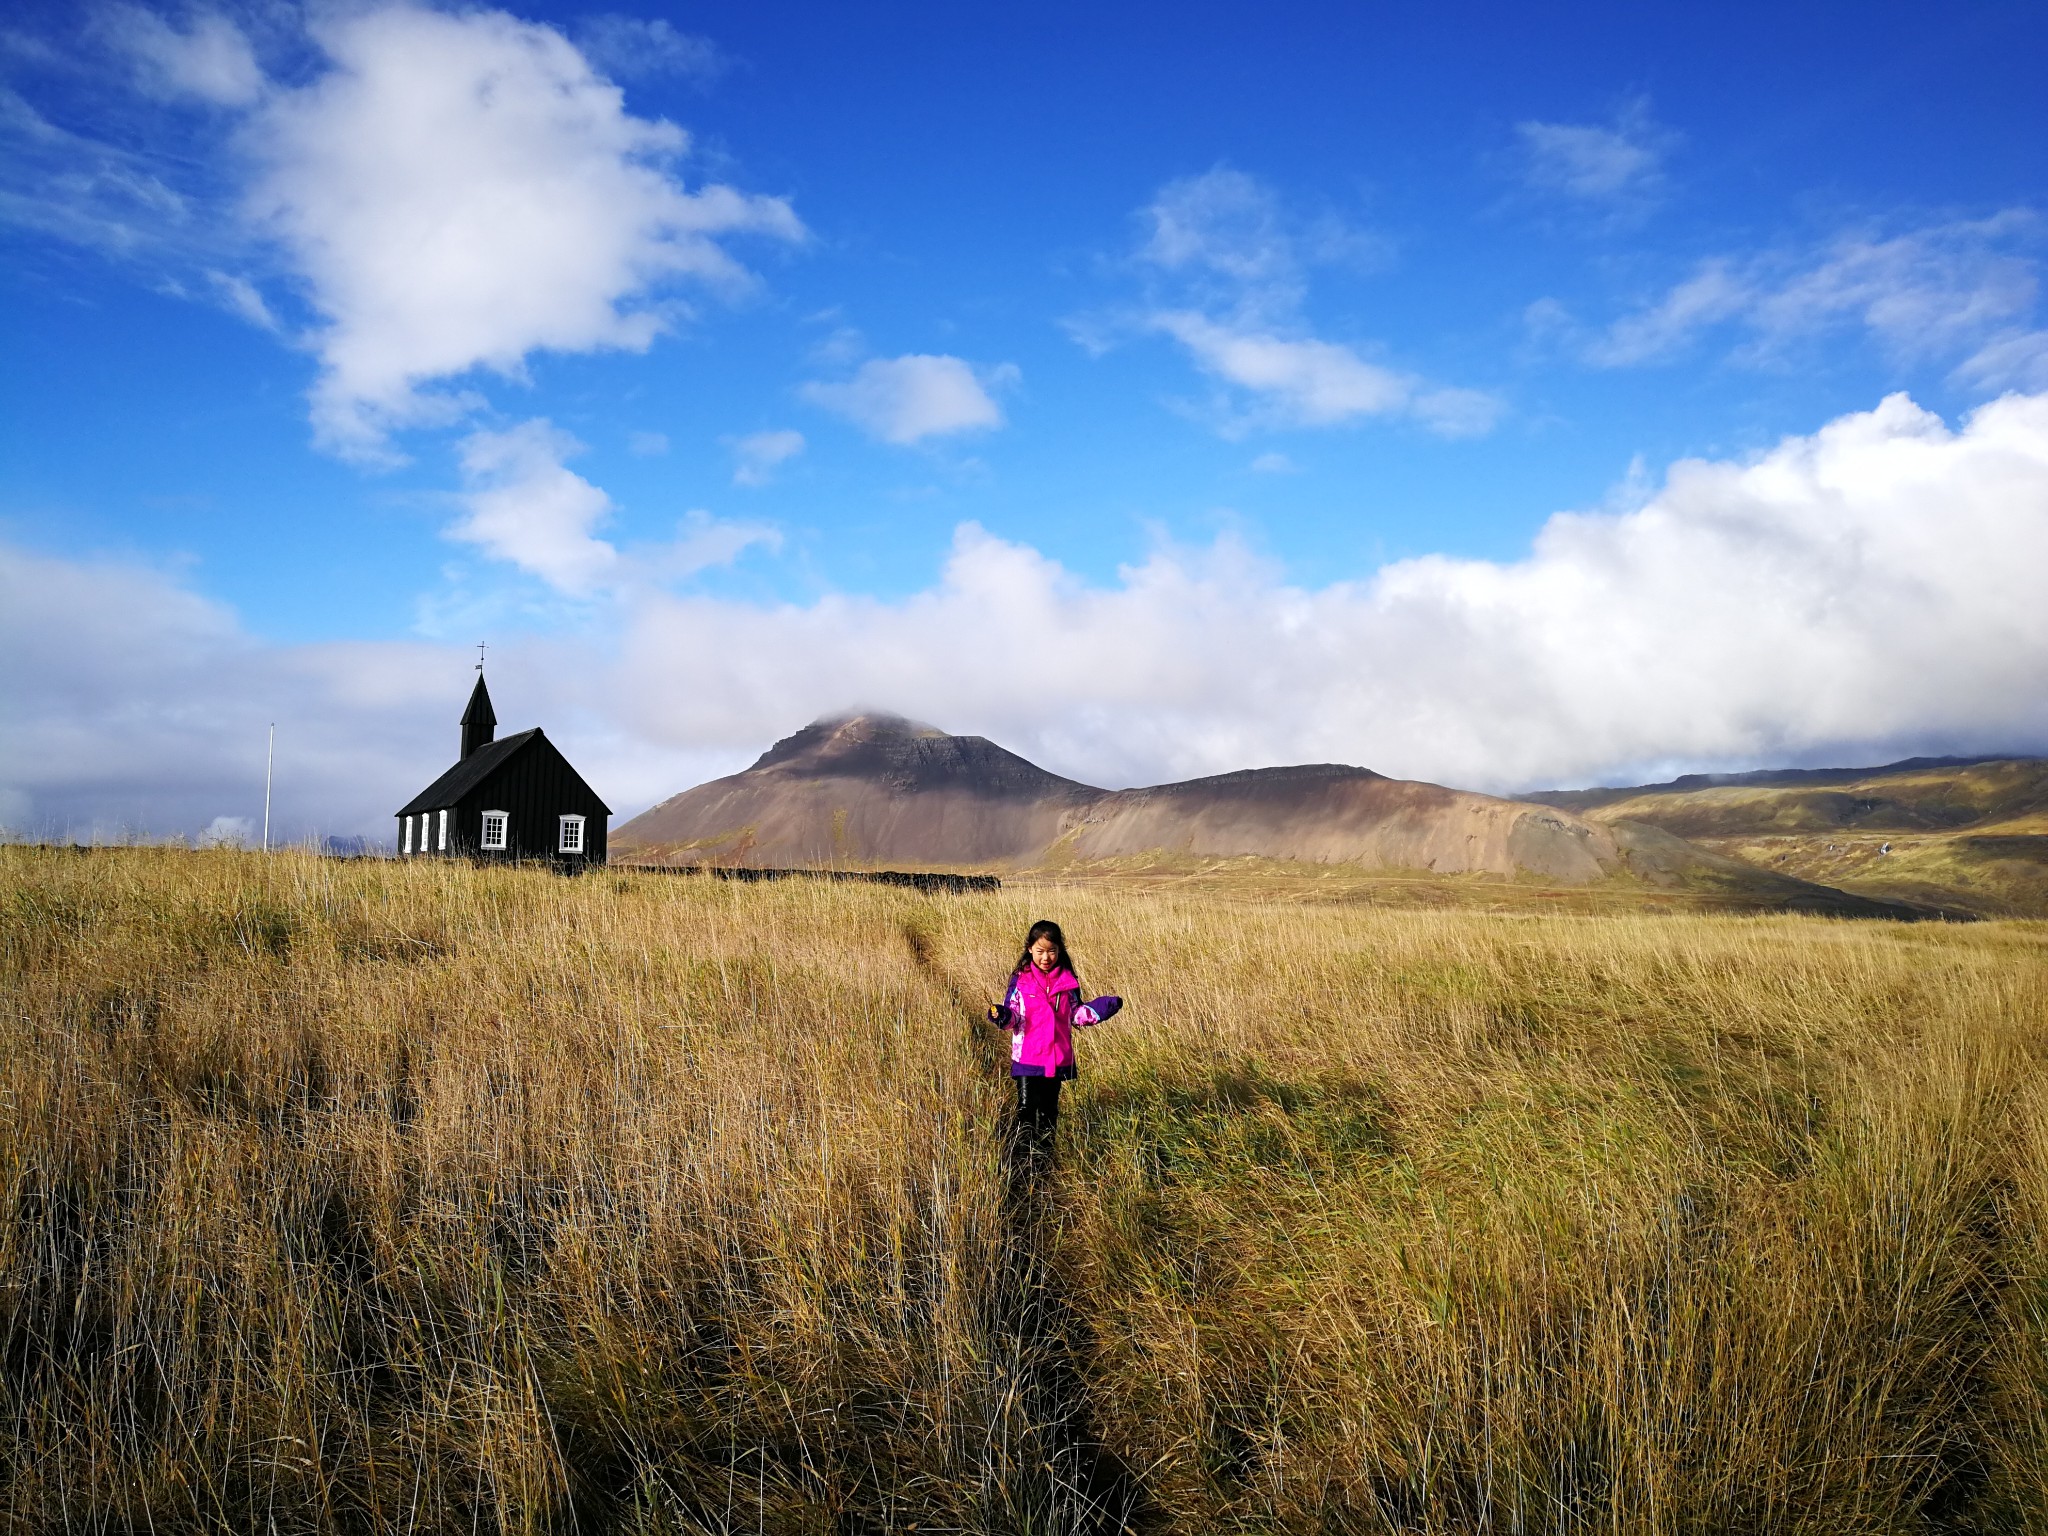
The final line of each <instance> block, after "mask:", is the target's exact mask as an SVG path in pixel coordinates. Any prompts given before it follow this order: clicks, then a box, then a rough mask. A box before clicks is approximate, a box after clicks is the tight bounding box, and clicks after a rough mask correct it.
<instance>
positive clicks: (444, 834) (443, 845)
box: [437, 811, 448, 853]
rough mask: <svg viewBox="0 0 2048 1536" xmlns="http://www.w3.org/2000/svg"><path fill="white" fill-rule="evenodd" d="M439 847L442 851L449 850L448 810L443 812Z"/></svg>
mask: <svg viewBox="0 0 2048 1536" xmlns="http://www.w3.org/2000/svg"><path fill="white" fill-rule="evenodd" d="M437 847H438V850H439V851H440V852H442V853H446V852H447V851H448V813H447V812H446V811H443V812H442V813H441V835H440V839H439V842H438V844H437Z"/></svg>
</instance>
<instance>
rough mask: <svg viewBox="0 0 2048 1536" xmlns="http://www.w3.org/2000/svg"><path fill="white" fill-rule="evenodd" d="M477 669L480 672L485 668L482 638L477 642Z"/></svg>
mask: <svg viewBox="0 0 2048 1536" xmlns="http://www.w3.org/2000/svg"><path fill="white" fill-rule="evenodd" d="M476 669H477V671H479V672H481V671H483V669H484V642H483V641H481V640H479V641H477V643H476Z"/></svg>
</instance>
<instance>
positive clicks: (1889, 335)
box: [1532, 210, 2041, 374]
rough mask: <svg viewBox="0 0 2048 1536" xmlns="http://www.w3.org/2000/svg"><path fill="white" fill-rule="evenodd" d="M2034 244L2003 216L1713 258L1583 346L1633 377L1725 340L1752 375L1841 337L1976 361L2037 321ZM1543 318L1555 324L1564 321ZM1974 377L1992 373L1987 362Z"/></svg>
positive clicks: (1902, 353) (1922, 355)
mask: <svg viewBox="0 0 2048 1536" xmlns="http://www.w3.org/2000/svg"><path fill="white" fill-rule="evenodd" d="M2040 233H2041V225H2040V221H2039V220H2038V219H2037V218H2036V217H2035V216H2034V215H2032V214H2030V213H2026V212H2023V211H2019V210H2010V211H2007V212H2005V213H2001V214H1997V215H1994V216H1992V217H1990V218H1986V219H1977V220H1964V221H1958V222H1952V223H1947V224H1938V225H1930V226H1927V227H1925V228H1922V229H1916V230H1908V231H1906V232H1905V233H1903V234H1897V235H1890V236H1882V235H1878V234H1874V233H1871V232H1869V231H1852V232H1849V233H1846V234H1842V235H1838V236H1836V237H1835V238H1834V239H1832V240H1830V241H1828V242H1827V243H1826V244H1824V245H1822V246H1820V247H1818V248H1815V249H1811V250H1805V251H1774V252H1768V253H1764V254H1761V255H1756V256H1750V257H1742V258H1738V257H1726V256H1723V257H1714V258H1711V259H1709V260H1707V261H1703V262H1701V263H1700V264H1699V266H1698V267H1697V268H1695V270H1694V271H1693V272H1692V274H1691V275H1690V276H1688V277H1686V278H1684V279H1683V280H1681V281H1680V282H1678V283H1677V284H1675V285H1674V286H1673V287H1672V288H1671V289H1670V290H1669V291H1668V292H1666V293H1665V294H1663V295H1662V296H1660V297H1659V298H1656V299H1654V300H1652V301H1651V302H1649V303H1647V304H1645V305H1643V306H1642V307H1640V308H1638V309H1637V310H1635V311H1634V312H1633V313H1630V314H1627V315H1623V316H1622V317H1620V318H1619V319H1617V320H1615V321H1614V322H1612V323H1611V324H1610V325H1608V326H1607V327H1606V328H1605V329H1604V330H1602V331H1600V332H1597V333H1595V334H1593V335H1591V336H1589V337H1585V338H1583V345H1584V352H1585V355H1586V358H1587V360H1588V361H1590V362H1592V363H1594V364H1596V365H1598V366H1601V367H1630V366H1634V365H1638V364H1643V363H1652V362H1658V361H1662V360H1664V359H1667V358H1670V357H1672V356H1674V355H1675V354H1677V353H1678V352H1680V351H1682V350H1683V349H1684V348H1686V347H1687V346H1689V345H1691V344H1692V343H1694V342H1695V341H1697V340H1698V339H1699V338H1700V337H1701V336H1703V335H1705V334H1706V333H1708V332H1710V331H1713V330H1715V329H1716V328H1728V329H1731V330H1733V331H1735V332H1736V333H1738V334H1739V335H1741V336H1742V337H1743V338H1744V339H1743V340H1742V341H1741V342H1740V343H1739V344H1738V346H1737V347H1736V349H1735V351H1734V356H1735V357H1736V359H1737V360H1738V361H1746V362H1752V363H1754V362H1764V361H1769V360H1772V359H1774V358H1776V357H1778V356H1780V355H1781V354H1783V353H1784V352H1785V351H1786V350H1787V349H1788V348H1790V347H1791V346H1793V345H1794V344H1796V343H1798V342H1801V341H1805V340H1808V339H1811V338H1814V337H1817V336H1821V335H1824V334H1826V333H1828V332H1830V331H1837V330H1844V329H1849V330H1860V331H1862V332H1864V333H1865V334H1867V335H1869V336H1871V337H1872V338H1874V339H1875V340H1876V341H1877V342H1878V343H1879V344H1880V345H1882V346H1883V347H1885V348H1886V349H1887V350H1888V351H1889V352H1891V353H1892V354H1894V355H1895V356H1898V357H1902V358H1906V359H1915V360H1917V359H1930V358H1940V357H1944V356H1949V357H1953V356H1956V355H1958V354H1974V353H1977V352H1978V350H1979V349H1980V348H1990V347H1995V346H1996V345H1997V344H1998V343H1999V342H2000V340H2001V339H2003V338H2010V337H2011V336H2012V335H2013V334H2014V330H2015V324H2016V322H2021V321H2023V320H2024V319H2025V318H2026V317H2027V316H2029V315H2030V314H2032V313H2033V311H2034V306H2035V300H2036V297H2037V293H2038V289H2039V279H2038V262H2037V260H2036V258H2035V257H2034V255H2033V254H2032V250H2031V247H2033V246H2034V245H2036V244H2038V241H2039V238H2040ZM1538 303H1539V305H1542V304H1543V303H1544V301H1538ZM1535 308H1536V307H1535V306H1532V310H1534V309H1535ZM1542 314H1543V315H1545V316H1546V317H1547V318H1548V319H1549V320H1550V321H1552V322H1555V320H1556V319H1557V317H1558V315H1559V314H1561V310H1552V309H1547V308H1546V309H1543V310H1542ZM1551 328H1552V329H1553V330H1556V329H1558V327H1556V325H1555V324H1554V323H1553V324H1552V327H1551ZM1972 361H1974V358H1973V359H1972ZM1964 366H1965V368H1966V369H1967V368H1968V367H1969V364H1968V363H1966V364H1965V365H1964ZM1982 371H1984V372H1985V373H1987V374H1988V373H1990V372H1992V371H1995V358H1994V360H1993V361H1992V362H1987V364H1986V365H1985V366H1984V368H1983V370H1982Z"/></svg>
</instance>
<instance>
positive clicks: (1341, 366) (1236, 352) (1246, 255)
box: [1076, 166, 1501, 437]
mask: <svg viewBox="0 0 2048 1536" xmlns="http://www.w3.org/2000/svg"><path fill="white" fill-rule="evenodd" d="M1139 220H1140V223H1141V226H1142V227H1143V229H1144V230H1145V237H1144V239H1143V240H1142V242H1141V243H1140V245H1139V247H1138V252H1137V262H1138V266H1139V268H1140V269H1141V270H1144V271H1147V272H1149V273H1150V274H1152V276H1153V279H1154V282H1155V284H1156V285H1157V286H1156V287H1155V292H1154V294H1153V302H1151V303H1150V304H1148V305H1147V306H1146V307H1145V308H1144V309H1143V310H1141V311H1140V312H1139V313H1138V314H1137V315H1136V316H1134V317H1122V318H1121V319H1119V320H1118V321H1116V322H1113V323H1111V324H1108V325H1103V324H1100V323H1087V324H1083V325H1081V326H1078V327H1077V328H1076V338H1077V339H1078V340H1080V341H1081V343H1082V344H1083V345H1084V346H1087V347H1089V348H1090V350H1093V351H1101V350H1103V349H1104V348H1106V347H1107V346H1108V345H1109V344H1110V339H1109V338H1110V337H1111V336H1113V335H1114V333H1116V332H1117V331H1119V330H1124V331H1130V330H1135V331H1138V332H1143V333H1150V334H1153V335H1162V336H1168V337H1171V338H1172V339H1173V340H1175V341H1176V342H1178V343H1180V345H1181V347H1182V348H1183V349H1184V350H1185V351H1186V352H1187V354H1188V357H1189V359H1190V360H1191V361H1192V362H1193V363H1194V365H1195V366H1196V368H1198V369H1199V370H1200V371H1201V372H1202V373H1204V374H1205V375H1207V376H1208V377H1209V378H1211V379H1213V380H1216V381H1217V382H1218V383H1220V384H1223V385H1225V386H1226V387H1227V392H1226V398H1225V400H1224V401H1223V402H1222V404H1221V405H1220V408H1219V409H1218V410H1217V411H1216V412H1215V413H1214V419H1215V422H1216V425H1217V427H1218V429H1219V430H1220V431H1222V432H1223V433H1224V435H1226V436H1240V435H1242V434H1244V433H1246V432H1248V431H1253V430H1259V429H1266V428H1295V427H1329V426H1336V425H1340V424H1342V423H1345V422H1350V421H1356V420H1359V419H1361V418H1366V417H1373V416H1407V417H1410V418H1412V419H1414V420H1418V421H1420V422H1422V423H1423V424H1424V425H1425V426H1427V427H1429V428H1430V429H1431V430H1433V431H1437V432H1440V433H1442V434H1443V435H1445V436H1452V437H1459V436H1471V435H1475V434H1478V433H1483V432H1486V431H1488V430H1489V429H1491V427H1492V426H1493V424H1494V421H1495V420H1496V419H1497V418H1498V416H1499V414H1500V411H1501V406H1500V402H1499V401H1498V400H1497V399H1495V398H1494V397H1492V396H1490V395H1487V394H1485V393H1483V392H1481V391H1478V390H1472V389H1446V388H1443V387H1441V386H1437V385H1432V384H1430V383H1429V382H1428V381H1426V380H1425V379H1423V378H1422V377H1421V376H1419V375H1417V374H1414V373H1412V372H1408V371H1405V370H1401V369H1397V368H1393V367H1390V366H1388V365H1386V364H1384V363H1379V362H1374V361H1372V360H1371V359H1369V358H1367V357H1366V356H1364V355H1362V354H1361V353H1360V352H1359V351H1358V349H1356V348H1355V347H1353V346H1350V345H1347V344H1346V343H1344V342H1339V341H1332V340H1329V339H1327V338H1325V337H1321V336H1318V335H1316V334H1315V330H1314V328H1313V327H1312V326H1311V325H1310V324H1309V323H1308V321H1307V319H1306V317H1305V314H1304V303H1305V300H1306V298H1307V295H1308V280H1307V274H1308V272H1309V270H1310V269H1311V268H1312V267H1315V266H1318V265H1326V264H1330V263H1332V262H1338V261H1351V262H1354V263H1356V262H1360V261H1366V260H1371V259H1374V258H1375V257H1376V255H1377V253H1378V243H1377V242H1375V241H1373V240H1372V239H1371V238H1370V237H1369V236H1367V235H1365V234H1363V233H1362V232H1360V231H1357V230H1355V229H1352V228H1351V227H1349V226H1348V225H1345V224H1344V223H1343V222H1342V221H1340V220H1336V219H1333V218H1328V217H1325V218H1322V219H1318V220H1301V219H1298V218H1294V217H1291V216H1290V215H1289V213H1288V211H1287V209H1286V208H1285V207H1284V205H1283V204H1282V202H1281V200H1280V198H1279V197H1278V195H1277V194H1276V193H1274V192H1273V190H1272V189H1271V188H1270V187H1268V186H1266V185H1265V184H1264V183H1263V182H1261V181H1259V180H1258V179H1257V178H1256V177H1253V176H1249V175H1247V174H1246V173H1244V172H1242V171H1238V170H1234V169H1232V168H1230V167H1228V166H1218V167H1217V168H1215V169H1213V170H1210V171H1206V172H1204V173H1203V174H1201V175H1199V176H1188V177H1182V178H1180V179H1178V180H1176V181H1171V182H1168V183H1167V184H1166V185H1165V186H1164V187H1162V188H1161V189H1160V190H1159V192H1158V193H1157V194H1155V195H1154V197H1153V199H1152V201H1151V202H1150V203H1148V204H1147V205H1146V206H1145V207H1144V208H1143V209H1142V210H1140V213H1139Z"/></svg>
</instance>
